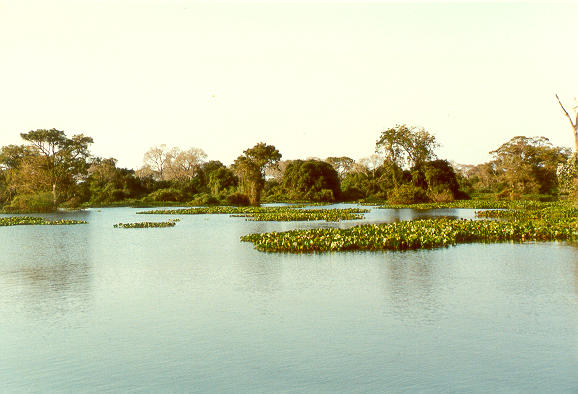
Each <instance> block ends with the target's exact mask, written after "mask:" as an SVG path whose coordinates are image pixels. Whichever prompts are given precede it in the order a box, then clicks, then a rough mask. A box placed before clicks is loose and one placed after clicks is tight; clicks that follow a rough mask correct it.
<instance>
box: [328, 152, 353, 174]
mask: <svg viewBox="0 0 578 394" xmlns="http://www.w3.org/2000/svg"><path fill="white" fill-rule="evenodd" d="M325 161H326V162H327V163H329V164H331V166H332V167H333V168H334V169H335V171H337V174H338V175H339V178H340V179H343V177H344V176H345V174H347V173H348V172H349V171H351V170H352V168H353V166H354V164H355V160H353V159H352V158H350V157H347V156H341V157H335V156H331V157H328V158H327V159H325Z"/></svg>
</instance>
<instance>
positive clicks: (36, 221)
mask: <svg viewBox="0 0 578 394" xmlns="http://www.w3.org/2000/svg"><path fill="white" fill-rule="evenodd" d="M86 223H87V222H85V221H84V220H68V219H60V220H48V219H45V218H40V217H34V216H10V217H5V218H0V226H30V225H37V226H59V225H69V224H86Z"/></svg>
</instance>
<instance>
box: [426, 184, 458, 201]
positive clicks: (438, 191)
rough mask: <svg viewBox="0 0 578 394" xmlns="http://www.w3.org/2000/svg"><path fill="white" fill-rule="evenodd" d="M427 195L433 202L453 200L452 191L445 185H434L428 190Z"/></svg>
mask: <svg viewBox="0 0 578 394" xmlns="http://www.w3.org/2000/svg"><path fill="white" fill-rule="evenodd" d="M427 196H428V197H429V199H430V200H431V201H433V202H452V201H454V200H455V198H454V193H453V192H452V191H451V190H450V189H448V188H445V187H434V188H433V189H431V190H428V192H427Z"/></svg>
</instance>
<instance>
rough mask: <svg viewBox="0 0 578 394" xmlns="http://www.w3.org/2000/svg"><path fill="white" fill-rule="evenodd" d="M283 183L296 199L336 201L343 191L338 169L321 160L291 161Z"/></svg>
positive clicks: (290, 194) (288, 192)
mask: <svg viewBox="0 0 578 394" xmlns="http://www.w3.org/2000/svg"><path fill="white" fill-rule="evenodd" d="M282 184H283V187H284V189H285V190H286V192H287V194H288V195H289V196H290V197H291V198H292V199H296V200H310V201H335V199H336V198H338V197H339V194H340V191H341V190H340V182H339V175H338V174H337V171H336V170H335V169H334V168H333V166H332V165H331V164H329V163H327V162H325V161H320V160H306V161H303V160H293V161H291V162H290V163H289V164H288V165H287V168H286V169H285V172H284V173H283V180H282Z"/></svg>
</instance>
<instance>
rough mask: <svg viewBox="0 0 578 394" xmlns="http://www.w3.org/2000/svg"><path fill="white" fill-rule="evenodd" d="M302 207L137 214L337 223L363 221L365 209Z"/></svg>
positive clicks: (187, 210) (200, 209)
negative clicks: (204, 215)
mask: <svg viewBox="0 0 578 394" xmlns="http://www.w3.org/2000/svg"><path fill="white" fill-rule="evenodd" d="M302 207H303V205H294V206H290V207H286V206H284V207H233V206H225V207H224V206H216V207H202V208H186V209H161V210H152V211H144V212H137V213H138V214H162V215H201V214H229V215H232V216H234V217H245V218H248V220H253V221H313V220H325V221H327V222H337V221H340V220H359V219H363V214H364V213H367V212H369V211H368V210H367V209H358V208H345V209H337V208H335V209H297V208H302Z"/></svg>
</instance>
